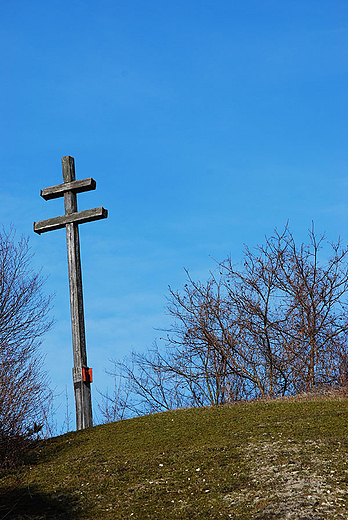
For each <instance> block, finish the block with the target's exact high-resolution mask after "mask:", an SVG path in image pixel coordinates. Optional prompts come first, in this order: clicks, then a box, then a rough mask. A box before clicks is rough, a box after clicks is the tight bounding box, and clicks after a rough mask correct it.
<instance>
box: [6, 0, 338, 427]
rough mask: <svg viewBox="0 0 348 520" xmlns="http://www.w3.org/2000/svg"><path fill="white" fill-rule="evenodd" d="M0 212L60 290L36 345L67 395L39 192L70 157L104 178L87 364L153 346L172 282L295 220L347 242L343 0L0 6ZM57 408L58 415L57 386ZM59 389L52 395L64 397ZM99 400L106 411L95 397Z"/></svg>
mask: <svg viewBox="0 0 348 520" xmlns="http://www.w3.org/2000/svg"><path fill="white" fill-rule="evenodd" d="M0 9H1V12H0V14H1V17H0V19H1V22H0V24H1V37H0V38H1V39H0V45H1V49H2V52H1V56H0V60H1V75H2V80H1V82H0V93H1V95H0V100H1V101H0V103H1V114H2V117H1V120H2V125H1V135H0V147H1V151H2V153H1V159H2V160H1V169H2V177H1V183H2V189H1V193H0V197H1V200H0V202H1V204H0V214H1V222H2V223H3V224H4V225H5V226H8V225H9V223H10V222H12V223H13V225H14V226H15V228H16V229H17V232H18V234H22V233H24V234H26V235H30V237H31V245H32V251H33V252H34V253H35V259H34V265H35V267H36V268H37V267H41V266H43V268H44V273H45V274H47V275H49V280H48V282H47V284H46V291H47V292H56V297H55V302H54V314H55V316H56V319H57V323H56V325H55V327H54V329H53V330H52V331H51V332H50V333H49V334H47V336H46V338H45V341H44V343H43V346H42V348H43V351H44V352H45V354H46V368H47V369H48V371H49V374H50V377H51V380H52V385H53V386H54V387H55V388H56V391H57V393H59V392H61V391H64V389H65V385H68V388H69V395H70V405H71V412H72V415H73V417H74V403H73V395H72V391H71V386H72V382H71V379H72V378H71V367H72V349H71V331H70V308H69V293H68V282H67V263H66V243H65V231H64V230H59V231H54V232H50V233H47V234H44V235H41V236H37V235H35V234H34V233H33V231H32V225H33V221H34V220H42V219H45V218H49V217H53V216H57V215H61V214H63V212H64V209H63V201H62V200H61V199H57V200H52V201H48V202H45V201H44V200H43V199H41V197H40V189H42V188H44V187H47V186H52V185H55V184H60V183H61V182H62V172H61V162H60V161H61V157H62V156H64V155H72V156H73V157H75V161H76V176H77V178H79V179H82V178H86V177H94V178H95V179H96V181H97V190H96V191H95V192H91V193H84V194H80V195H79V209H87V208H91V207H96V206H104V207H105V208H107V209H108V210H109V218H108V219H107V220H106V221H100V222H94V223H89V224H84V225H82V226H80V238H81V247H82V264H83V280H84V295H85V312H86V328H87V344H88V359H89V365H90V366H92V367H93V368H94V377H95V383H93V395H94V397H95V398H97V392H96V389H97V388H98V389H100V390H105V389H106V387H107V386H109V387H110V388H111V387H112V381H111V380H109V379H108V378H107V376H105V374H104V372H103V370H104V368H105V367H110V364H109V362H108V359H109V358H123V356H124V355H126V354H127V353H129V352H130V351H131V349H135V350H144V349H145V348H146V347H151V345H152V342H153V341H154V339H155V338H156V337H159V336H160V333H159V332H158V331H156V330H155V329H156V327H157V328H160V327H164V326H165V325H166V324H167V323H168V321H167V320H168V318H167V317H166V315H165V313H164V311H165V305H166V295H167V286H168V284H169V285H171V286H172V287H173V288H175V289H176V288H180V286H182V284H183V283H184V282H185V273H184V270H183V268H184V267H186V268H188V269H189V270H190V272H191V273H192V276H193V277H195V278H199V279H201V280H204V279H206V278H207V276H208V274H209V270H210V269H213V268H214V261H213V260H212V257H214V258H216V259H217V260H223V259H224V258H226V256H227V255H228V254H231V255H232V258H233V260H234V261H236V262H238V261H239V260H240V259H241V258H242V250H243V244H244V243H245V244H247V245H249V246H253V245H256V244H257V243H260V242H262V241H263V237H264V235H265V234H270V233H271V232H272V230H273V229H274V228H275V227H278V228H281V227H282V226H283V225H284V224H285V223H286V221H287V220H289V221H290V226H291V229H292V231H293V233H294V235H295V237H296V238H297V239H298V240H304V239H305V238H306V231H307V229H308V228H309V227H310V226H311V221H312V220H314V222H315V225H316V229H317V231H318V232H323V231H326V233H327V236H328V238H330V239H332V240H334V239H336V238H337V236H338V235H341V237H342V238H343V240H344V242H345V243H347V240H348V228H347V197H348V179H347V163H348V161H347V142H348V135H347V134H348V132H347V126H348V125H347V40H348V38H347V34H348V32H347V26H348V23H347V22H348V16H347V11H348V2H347V1H342V0H273V1H271V0H261V1H260V0H243V1H239V0H228V1H227V0H214V1H206V0H201V1H198V0H195V1H193V0H185V1H182V0H175V1H171V2H169V1H163V0H161V1H160V0H147V1H140V0H133V1H132V0H112V1H111V0H99V1H98V2H96V1H93V0H85V1H82V0H69V1H66V0H61V1H59V2H58V1H54V0H53V1H50V2H47V1H45V2H44V1H43V0H30V1H29V0H27V1H25V0H23V1H19V0H2V1H1V2H0ZM60 400H61V402H62V405H61V408H60V411H59V412H58V420H59V421H61V420H62V416H63V415H64V397H61V398H60ZM58 401H59V399H58ZM95 411H97V406H96V404H95Z"/></svg>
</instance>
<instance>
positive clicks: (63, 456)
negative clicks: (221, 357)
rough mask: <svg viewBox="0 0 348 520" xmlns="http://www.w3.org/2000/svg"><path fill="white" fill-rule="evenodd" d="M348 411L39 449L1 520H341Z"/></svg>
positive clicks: (112, 431) (259, 415) (3, 496)
mask: <svg viewBox="0 0 348 520" xmlns="http://www.w3.org/2000/svg"><path fill="white" fill-rule="evenodd" d="M347 454H348V400H347V399H344V398H332V399H320V400H299V401H272V402H256V403H248V404H238V405H233V406H229V407H227V406H226V407H218V408H206V409H192V410H178V411H175V412H167V413H163V414H158V415H152V416H147V417H139V418H136V419H132V420H128V421H123V422H118V423H114V424H109V425H104V426H97V427H95V428H92V429H90V430H85V431H81V432H74V433H70V434H67V435H64V436H61V437H57V438H54V439H51V440H49V441H46V442H44V443H43V444H42V445H41V446H40V448H39V449H37V450H36V451H35V452H34V453H33V454H31V456H30V461H29V462H28V464H27V465H26V466H25V467H23V468H21V469H19V470H16V471H13V472H10V473H7V474H3V475H1V476H0V487H1V490H0V519H5V518H6V519H7V520H8V519H21V518H22V519H55V518H62V519H63V518H66V519H80V518H81V519H82V518H91V519H97V518H98V519H99V518H100V519H129V520H134V519H147V518H151V519H195V518H197V519H198V518H199V519H204V518H206V519H221V518H222V519H229V518H232V519H245V520H250V519H265V520H266V519H267V520H269V519H273V518H279V519H287V518H289V519H295V518H296V519H297V518H298V519H300V518H301V519H313V520H321V519H330V520H332V519H335V518H347V519H348V456H347Z"/></svg>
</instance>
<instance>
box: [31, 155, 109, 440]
mask: <svg viewBox="0 0 348 520" xmlns="http://www.w3.org/2000/svg"><path fill="white" fill-rule="evenodd" d="M62 166H63V181H64V182H63V184H60V185H57V186H51V187H49V188H44V189H43V190H42V191H41V196H42V197H43V198H44V199H45V200H50V199H54V198H58V197H63V196H64V206H65V215H64V216H61V217H55V218H51V219H47V220H42V221H40V222H34V231H35V233H38V234H41V233H45V232H46V231H51V230H54V229H60V228H63V227H65V228H66V241H67V252H68V270H69V289H70V308H71V327H72V344H73V357H74V367H73V383H74V392H75V405H76V428H77V429H78V430H81V429H84V428H89V427H91V426H93V418H92V401H91V369H89V368H88V365H87V351H86V334H85V320H84V311H83V291H82V272H81V259H80V242H79V228H78V226H79V224H82V223H84V222H91V221H93V220H99V219H103V218H106V217H107V214H108V212H107V210H106V209H104V208H103V207H100V208H94V209H90V210H85V211H80V212H78V211H77V198H76V194H77V193H81V192H83V191H89V190H94V189H95V187H96V182H95V180H94V179H92V178H89V179H83V180H79V181H77V180H76V179H75V163H74V158H73V157H70V156H66V157H63V158H62Z"/></svg>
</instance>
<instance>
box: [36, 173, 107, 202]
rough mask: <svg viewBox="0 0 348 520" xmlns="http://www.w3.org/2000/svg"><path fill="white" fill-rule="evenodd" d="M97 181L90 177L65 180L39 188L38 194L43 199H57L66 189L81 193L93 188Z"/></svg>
mask: <svg viewBox="0 0 348 520" xmlns="http://www.w3.org/2000/svg"><path fill="white" fill-rule="evenodd" d="M96 187H97V183H96V181H95V180H94V179H92V177H89V178H88V179H81V180H78V181H72V182H65V183H63V184H57V186H50V187H49V188H44V189H43V190H41V192H40V195H41V197H42V198H43V199H45V200H51V199H57V198H58V197H64V193H66V192H67V191H73V192H75V193H82V192H84V191H91V190H95V189H96Z"/></svg>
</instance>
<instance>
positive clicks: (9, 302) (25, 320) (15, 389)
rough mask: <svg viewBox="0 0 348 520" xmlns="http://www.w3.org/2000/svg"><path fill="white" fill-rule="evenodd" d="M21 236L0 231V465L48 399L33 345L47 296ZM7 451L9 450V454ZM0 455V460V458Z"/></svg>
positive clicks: (33, 429) (44, 325)
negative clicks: (32, 267) (32, 266)
mask: <svg viewBox="0 0 348 520" xmlns="http://www.w3.org/2000/svg"><path fill="white" fill-rule="evenodd" d="M30 260H31V254H30V248H29V244H28V239H27V238H23V237H22V238H20V239H19V241H18V242H17V243H16V242H15V236H14V232H13V230H10V232H6V231H4V230H3V231H2V232H1V233H0V452H1V453H0V465H1V464H2V465H6V464H7V463H9V461H10V457H11V456H12V455H15V453H14V452H13V446H14V441H15V440H16V439H17V441H18V442H19V440H20V439H22V440H23V439H24V438H29V437H30V436H31V435H33V434H35V433H37V432H38V431H39V430H40V429H41V428H42V426H43V422H44V419H45V413H46V411H47V410H46V406H47V404H48V401H49V399H50V391H49V388H48V384H47V378H46V375H45V373H44V372H43V370H42V368H43V367H42V365H43V358H42V354H41V353H40V351H39V346H40V343H41V338H42V336H43V334H44V333H45V332H46V331H47V330H48V329H49V328H50V326H51V324H52V320H50V319H48V312H49V310H50V303H51V298H49V297H45V296H44V295H43V293H42V286H43V283H44V279H43V277H42V276H41V274H40V273H35V272H33V271H32V269H31V268H30ZM11 454H12V455H11ZM1 459H2V460H1Z"/></svg>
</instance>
